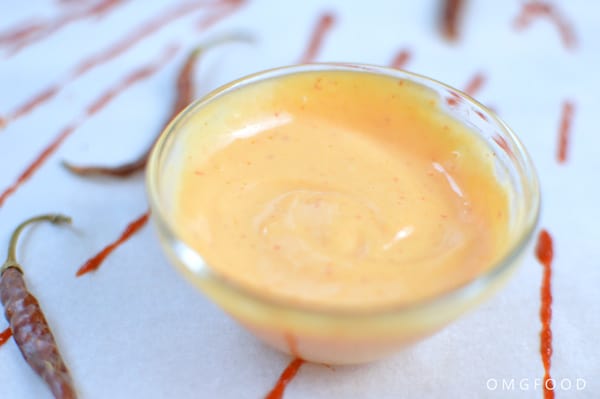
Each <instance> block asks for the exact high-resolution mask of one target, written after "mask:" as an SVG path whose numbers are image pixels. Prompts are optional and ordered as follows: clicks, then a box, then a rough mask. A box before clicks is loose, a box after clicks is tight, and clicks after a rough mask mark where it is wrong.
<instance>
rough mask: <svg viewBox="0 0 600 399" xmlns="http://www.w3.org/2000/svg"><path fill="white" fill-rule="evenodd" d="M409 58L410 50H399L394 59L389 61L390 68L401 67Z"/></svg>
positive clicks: (410, 55) (410, 56)
mask: <svg viewBox="0 0 600 399" xmlns="http://www.w3.org/2000/svg"><path fill="white" fill-rule="evenodd" d="M411 58H412V53H411V52H410V50H407V49H403V50H400V51H399V52H398V53H397V54H396V55H395V56H394V59H393V60H392V62H391V63H390V66H391V67H392V68H396V69H403V68H404V67H405V66H406V64H408V62H409V61H410V59H411Z"/></svg>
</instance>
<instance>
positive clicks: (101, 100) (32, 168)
mask: <svg viewBox="0 0 600 399" xmlns="http://www.w3.org/2000/svg"><path fill="white" fill-rule="evenodd" d="M175 51H176V48H175V47H169V48H167V50H166V51H165V53H164V54H163V56H162V57H161V58H160V59H159V61H158V62H156V63H154V64H150V65H147V66H144V67H142V68H139V69H137V70H135V71H133V73H131V74H129V75H127V76H126V77H125V78H124V79H123V80H121V81H120V82H119V83H118V84H117V85H116V86H114V87H112V88H109V89H108V90H107V91H106V92H105V93H103V94H102V95H100V96H99V97H98V98H97V99H96V100H95V101H94V102H92V103H91V105H90V106H88V108H87V109H86V115H85V116H84V117H83V118H80V119H78V120H77V119H76V122H74V123H72V124H70V125H68V126H67V127H65V128H64V129H63V130H62V131H61V132H60V133H59V134H58V135H57V136H56V137H55V138H54V140H52V142H50V144H48V146H47V147H46V148H44V149H43V150H42V152H41V153H40V154H39V155H38V156H37V158H35V159H34V160H33V162H31V163H30V164H29V166H27V168H25V170H24V171H23V172H22V173H21V175H20V176H19V177H18V178H17V180H16V181H15V182H14V183H13V184H11V185H10V186H9V187H8V188H6V189H5V190H4V192H2V194H0V207H1V206H2V205H3V204H4V201H6V199H7V198H8V197H10V196H11V195H12V194H14V193H15V192H16V191H17V189H18V188H19V187H20V186H21V185H22V184H23V183H25V182H26V181H27V180H29V179H30V178H31V176H33V175H34V174H35V172H37V170H38V169H39V168H40V167H41V166H42V165H43V164H44V163H45V162H46V161H47V160H48V158H49V157H50V156H51V155H52V154H54V153H55V152H56V150H58V148H59V147H60V146H61V145H62V143H63V142H64V141H65V140H66V139H67V137H69V136H70V135H71V134H72V133H73V132H74V131H75V130H77V128H78V127H79V126H80V125H81V124H82V123H83V122H85V120H86V119H87V118H89V117H91V116H92V115H93V114H95V113H96V112H98V111H100V110H101V109H102V108H104V107H105V106H107V105H108V103H109V102H110V101H111V100H112V99H113V98H114V97H115V96H116V95H117V94H120V93H122V92H124V91H125V90H126V89H128V88H129V87H131V86H133V85H134V84H135V83H137V82H140V81H142V80H144V79H147V78H149V77H150V76H152V75H153V74H155V73H156V72H158V71H159V70H160V69H161V68H162V67H163V66H164V65H165V64H166V62H167V61H169V60H170V59H171V58H172V57H173V55H174V54H175Z"/></svg>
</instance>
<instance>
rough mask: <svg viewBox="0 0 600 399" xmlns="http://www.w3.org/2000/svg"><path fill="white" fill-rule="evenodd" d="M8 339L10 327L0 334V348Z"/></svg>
mask: <svg viewBox="0 0 600 399" xmlns="http://www.w3.org/2000/svg"><path fill="white" fill-rule="evenodd" d="M10 337H12V330H11V329H10V327H9V328H7V329H6V330H4V331H2V332H0V346H2V345H4V344H5V343H6V342H7V341H8V340H9V339H10Z"/></svg>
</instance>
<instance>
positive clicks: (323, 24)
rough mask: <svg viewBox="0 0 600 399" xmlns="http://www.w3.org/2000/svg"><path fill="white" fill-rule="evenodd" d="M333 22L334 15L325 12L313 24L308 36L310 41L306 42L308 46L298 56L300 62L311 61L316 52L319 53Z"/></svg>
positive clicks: (315, 56) (314, 57)
mask: <svg viewBox="0 0 600 399" xmlns="http://www.w3.org/2000/svg"><path fill="white" fill-rule="evenodd" d="M334 23H335V15H333V14H332V13H329V12H327V13H324V14H322V15H321V16H320V17H319V20H318V21H317V24H316V25H315V29H314V31H313V33H312V35H311V37H310V41H309V42H308V47H307V48H306V51H305V52H304V55H303V56H302V57H301V58H300V63H301V64H306V63H308V62H313V61H314V60H315V59H316V58H317V54H318V53H319V49H320V48H321V45H322V44H323V40H324V39H325V35H326V34H327V33H328V32H329V31H330V30H331V28H332V27H333V24H334Z"/></svg>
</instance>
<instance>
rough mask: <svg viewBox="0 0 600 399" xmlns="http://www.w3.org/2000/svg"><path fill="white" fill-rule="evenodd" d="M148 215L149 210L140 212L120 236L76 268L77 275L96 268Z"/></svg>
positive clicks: (141, 225) (144, 221)
mask: <svg viewBox="0 0 600 399" xmlns="http://www.w3.org/2000/svg"><path fill="white" fill-rule="evenodd" d="M149 217H150V211H147V212H146V213H144V214H142V215H141V216H140V217H138V218H137V219H135V220H134V221H132V222H131V223H129V224H128V225H127V227H126V228H125V230H123V232H122V233H121V236H120V237H119V238H118V239H117V240H116V241H114V242H112V243H110V244H108V245H107V246H106V247H104V249H103V250H102V251H100V252H99V253H98V254H97V255H95V256H94V257H92V258H91V259H89V260H88V261H87V262H85V264H84V265H83V266H81V267H80V268H79V270H77V273H76V274H75V275H76V276H77V277H79V276H82V275H84V274H86V273H89V272H92V271H95V270H97V269H98V268H99V267H100V266H101V265H102V262H104V260H105V259H106V258H107V257H108V255H110V254H111V253H112V252H113V251H114V250H115V249H117V248H118V247H119V246H121V245H122V244H123V243H124V242H125V241H127V240H129V238H131V236H133V235H134V234H135V233H137V232H138V231H139V230H140V229H141V228H142V227H144V225H145V224H146V223H147V222H148V218H149Z"/></svg>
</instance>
